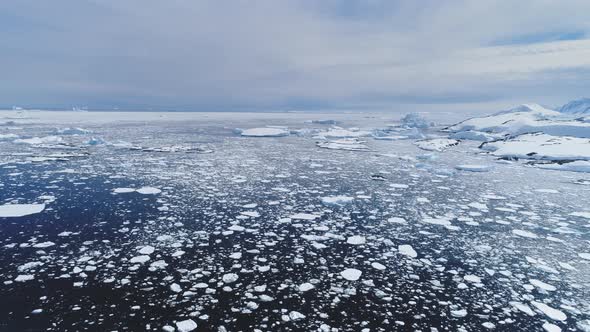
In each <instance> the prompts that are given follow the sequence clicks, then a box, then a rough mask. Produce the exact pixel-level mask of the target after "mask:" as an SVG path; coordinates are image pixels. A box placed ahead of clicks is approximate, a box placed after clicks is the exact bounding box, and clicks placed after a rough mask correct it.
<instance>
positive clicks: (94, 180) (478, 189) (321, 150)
mask: <svg viewBox="0 0 590 332" xmlns="http://www.w3.org/2000/svg"><path fill="white" fill-rule="evenodd" d="M474 115H476V114H473V115H469V116H474ZM403 116H404V114H402V113H400V114H386V113H350V114H344V113H326V114H319V113H157V112H145V113H115V112H108V113H99V112H34V111H28V112H14V111H3V112H0V223H1V226H0V248H1V250H0V278H1V280H2V287H0V296H1V298H2V301H0V317H1V318H2V319H0V330H2V331H37V330H43V331H115V330H116V331H144V330H147V331H174V330H176V331H253V330H260V331H392V330H402V331H416V330H422V331H430V330H431V329H433V328H436V329H437V330H438V331H445V330H447V331H478V330H497V331H515V330H523V331H524V330H527V331H542V330H547V331H559V330H564V331H565V330H570V331H576V330H578V331H590V235H589V232H590V173H587V172H584V171H567V169H570V168H568V167H567V165H572V164H569V163H563V161H562V160H545V159H544V160H542V163H541V164H537V163H536V162H538V161H539V160H535V161H534V163H532V162H530V161H528V160H523V158H515V157H514V156H512V155H506V154H503V155H500V152H501V151H505V150H508V149H509V148H511V147H510V146H509V145H508V144H510V142H511V141H510V139H508V140H506V141H505V142H508V143H497V144H505V145H506V146H503V147H502V148H503V149H504V150H500V149H498V150H494V151H496V154H495V155H494V153H490V150H489V149H488V150H486V149H482V148H480V146H481V145H482V142H481V140H480V141H477V140H466V139H464V138H449V133H448V132H447V133H445V132H441V131H440V129H443V128H445V127H448V126H451V125H453V124H456V123H459V122H460V121H462V120H464V119H465V118H467V117H469V116H467V115H462V116H459V115H456V114H438V115H437V114H427V115H426V117H427V118H428V120H429V121H432V122H433V123H431V124H428V125H425V122H423V121H418V120H417V119H416V118H415V117H411V120H412V121H411V123H417V124H419V126H418V125H416V126H413V125H411V124H410V125H408V120H407V119H408V118H406V120H404V122H405V123H402V122H400V121H401V119H402V117H403ZM502 116H503V117H505V115H504V114H503V115H502ZM478 121H479V120H478ZM530 121H532V120H530ZM530 121H529V122H530ZM477 124H478V125H479V124H480V122H477ZM567 124H568V126H569V125H571V121H570V122H568V123H567ZM574 125H576V126H578V128H583V126H581V125H579V124H578V123H574ZM429 126H430V128H427V127H429ZM584 126H585V125H584ZM455 127H456V128H459V127H457V126H455ZM472 127H473V126H471V127H470V128H469V130H472V129H473V128H472ZM480 127H481V128H485V127H486V126H484V125H480ZM487 127H489V126H487ZM537 127H540V126H537ZM261 128H272V130H265V129H262V130H261ZM450 128H453V127H450ZM478 128H479V127H478ZM495 128H496V127H494V130H495ZM551 128H556V126H555V125H552V126H551ZM559 128H563V126H559ZM460 129H461V130H462V128H459V129H457V130H460ZM248 130H249V131H248ZM577 130H578V131H577V132H581V130H579V129H577ZM244 132H246V135H244ZM269 133H270V134H272V135H270V136H274V137H260V136H266V135H268V134H269ZM277 133H279V134H280V135H277ZM463 133H465V132H463ZM262 134H266V135H262ZM250 135H253V136H250ZM489 135H492V136H494V137H495V138H497V135H498V132H493V133H483V134H482V133H480V132H476V133H475V134H473V133H469V135H465V134H463V135H461V136H462V137H467V136H470V137H477V138H480V137H485V138H487V137H488V136H489ZM560 137H563V136H560ZM582 137H583V136H582ZM577 139H578V140H575V142H576V144H585V143H584V142H582V143H580V141H579V139H581V138H580V137H577ZM486 140H487V139H486ZM553 141H555V142H559V143H562V141H563V139H562V138H560V139H559V140H553ZM570 141H571V140H570ZM502 142H504V141H502ZM581 146H583V145H581ZM519 148H520V145H519ZM527 148H529V147H528V146H527ZM518 152H519V153H522V154H523V156H524V157H527V156H530V154H527V151H520V150H519V151H518ZM578 152H582V154H581V155H580V157H579V160H578V159H576V160H575V161H574V162H575V163H577V164H575V165H576V166H577V168H576V169H579V167H580V163H582V165H581V167H582V169H583V167H584V165H585V164H583V163H584V162H585V161H584V159H583V158H582V157H583V155H584V153H586V152H587V151H578ZM511 153H512V152H511ZM568 156H570V154H568ZM574 157H575V156H574ZM576 158H577V157H576ZM524 159H526V158H524ZM552 162H555V163H552ZM568 162H569V160H568Z"/></svg>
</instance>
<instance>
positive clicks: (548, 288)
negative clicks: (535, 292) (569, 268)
mask: <svg viewBox="0 0 590 332" xmlns="http://www.w3.org/2000/svg"><path fill="white" fill-rule="evenodd" d="M529 282H530V283H531V285H533V286H535V287H537V288H540V289H543V290H546V291H550V292H553V291H555V290H557V288H555V286H553V285H549V284H547V283H544V282H542V281H541V280H537V279H529Z"/></svg>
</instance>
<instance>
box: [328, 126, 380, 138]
mask: <svg viewBox="0 0 590 332" xmlns="http://www.w3.org/2000/svg"><path fill="white" fill-rule="evenodd" d="M320 135H321V136H323V137H326V138H358V137H365V136H370V135H371V132H370V131H365V130H352V129H351V130H346V129H342V128H337V127H335V128H330V130H328V131H326V132H322V133H320Z"/></svg>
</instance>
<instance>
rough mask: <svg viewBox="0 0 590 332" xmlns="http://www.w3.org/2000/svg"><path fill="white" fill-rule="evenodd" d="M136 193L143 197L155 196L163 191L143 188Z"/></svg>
mask: <svg viewBox="0 0 590 332" xmlns="http://www.w3.org/2000/svg"><path fill="white" fill-rule="evenodd" d="M136 191H137V192H138V193H140V194H142V195H155V194H159V193H161V192H162V190H160V189H158V188H154V187H141V188H139V189H137V190H136Z"/></svg>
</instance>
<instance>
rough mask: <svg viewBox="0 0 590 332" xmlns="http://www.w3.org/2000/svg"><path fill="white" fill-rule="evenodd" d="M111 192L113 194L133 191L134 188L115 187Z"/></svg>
mask: <svg viewBox="0 0 590 332" xmlns="http://www.w3.org/2000/svg"><path fill="white" fill-rule="evenodd" d="M113 192H114V193H115V194H127V193H132V192H135V189H134V188H115V189H113Z"/></svg>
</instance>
